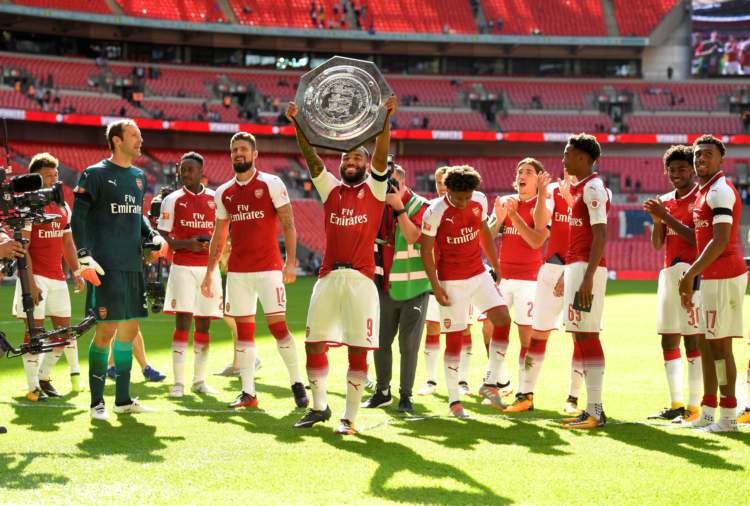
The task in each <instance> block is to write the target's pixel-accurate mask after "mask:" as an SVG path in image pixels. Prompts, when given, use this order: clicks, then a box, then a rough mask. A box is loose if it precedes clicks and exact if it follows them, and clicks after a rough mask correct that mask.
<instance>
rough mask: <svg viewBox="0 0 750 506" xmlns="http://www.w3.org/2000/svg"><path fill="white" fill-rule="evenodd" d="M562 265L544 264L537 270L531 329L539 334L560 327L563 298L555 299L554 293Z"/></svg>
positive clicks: (562, 268)
mask: <svg viewBox="0 0 750 506" xmlns="http://www.w3.org/2000/svg"><path fill="white" fill-rule="evenodd" d="M564 271H565V266H564V265H559V264H550V263H545V264H543V265H542V267H541V269H539V274H538V275H537V280H536V287H535V288H534V306H533V307H534V311H533V318H532V322H531V325H532V328H533V329H534V330H537V331H540V332H546V331H548V330H555V329H557V327H558V326H559V325H560V317H561V316H562V309H563V296H562V295H561V296H560V297H555V294H554V291H555V286H556V285H557V282H558V280H559V279H560V276H562V275H563V272H564Z"/></svg>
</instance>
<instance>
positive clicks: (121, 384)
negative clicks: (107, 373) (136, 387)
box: [112, 338, 133, 406]
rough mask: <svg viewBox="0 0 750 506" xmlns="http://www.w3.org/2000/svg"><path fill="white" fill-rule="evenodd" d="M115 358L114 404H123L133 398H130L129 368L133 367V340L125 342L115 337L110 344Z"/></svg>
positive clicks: (128, 402)
mask: <svg viewBox="0 0 750 506" xmlns="http://www.w3.org/2000/svg"><path fill="white" fill-rule="evenodd" d="M112 355H113V356H114V360H115V374H116V377H115V405H117V406H124V405H126V404H130V403H132V402H133V400H132V399H131V398H130V370H131V369H132V367H133V342H132V341H131V342H129V343H126V342H124V341H119V340H117V339H116V338H115V343H114V345H113V346H112Z"/></svg>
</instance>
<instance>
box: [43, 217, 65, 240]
mask: <svg viewBox="0 0 750 506" xmlns="http://www.w3.org/2000/svg"><path fill="white" fill-rule="evenodd" d="M50 226H51V227H52V230H45V229H39V233H38V234H37V237H38V238H39V239H57V238H59V237H62V236H63V233H64V232H65V231H64V230H62V223H60V222H59V221H53V222H52V223H50Z"/></svg>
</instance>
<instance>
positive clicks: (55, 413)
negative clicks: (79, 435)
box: [0, 395, 81, 485]
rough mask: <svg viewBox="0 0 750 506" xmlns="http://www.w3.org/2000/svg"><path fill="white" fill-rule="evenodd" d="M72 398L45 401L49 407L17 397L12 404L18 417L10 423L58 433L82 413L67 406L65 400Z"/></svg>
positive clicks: (30, 428)
mask: <svg viewBox="0 0 750 506" xmlns="http://www.w3.org/2000/svg"><path fill="white" fill-rule="evenodd" d="M71 397H72V396H70V395H66V396H65V397H61V398H58V399H51V400H48V401H43V402H44V403H45V404H49V407H47V406H46V405H45V404H37V403H30V402H28V401H27V400H26V398H25V397H16V398H14V399H13V400H14V401H15V402H13V403H12V404H11V407H12V408H13V410H14V411H15V412H16V417H15V418H14V419H13V420H11V421H10V423H11V425H23V426H25V427H27V428H28V429H29V430H33V431H37V432H56V431H58V430H60V428H61V427H60V424H63V423H68V422H71V421H73V419H74V418H75V417H76V416H77V415H79V414H80V413H81V408H79V407H76V406H74V405H72V404H70V405H67V404H65V400H66V399H69V398H71ZM0 485H1V484H0Z"/></svg>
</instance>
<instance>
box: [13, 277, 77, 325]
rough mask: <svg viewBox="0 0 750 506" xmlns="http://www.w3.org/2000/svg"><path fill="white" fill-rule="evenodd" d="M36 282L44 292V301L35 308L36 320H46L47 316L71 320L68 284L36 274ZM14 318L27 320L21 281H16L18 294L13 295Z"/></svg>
mask: <svg viewBox="0 0 750 506" xmlns="http://www.w3.org/2000/svg"><path fill="white" fill-rule="evenodd" d="M34 282H35V283H36V286H37V287H38V288H39V290H40V291H41V292H42V300H41V301H40V302H39V304H38V305H36V306H34V319H35V320H44V318H45V317H47V316H56V317H59V318H70V292H68V283H66V282H65V281H63V280H61V279H50V278H47V277H44V276H39V275H36V274H34ZM13 316H15V317H17V318H24V319H25V318H26V313H24V312H23V304H22V301H21V281H19V280H16V292H15V294H14V295H13Z"/></svg>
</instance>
